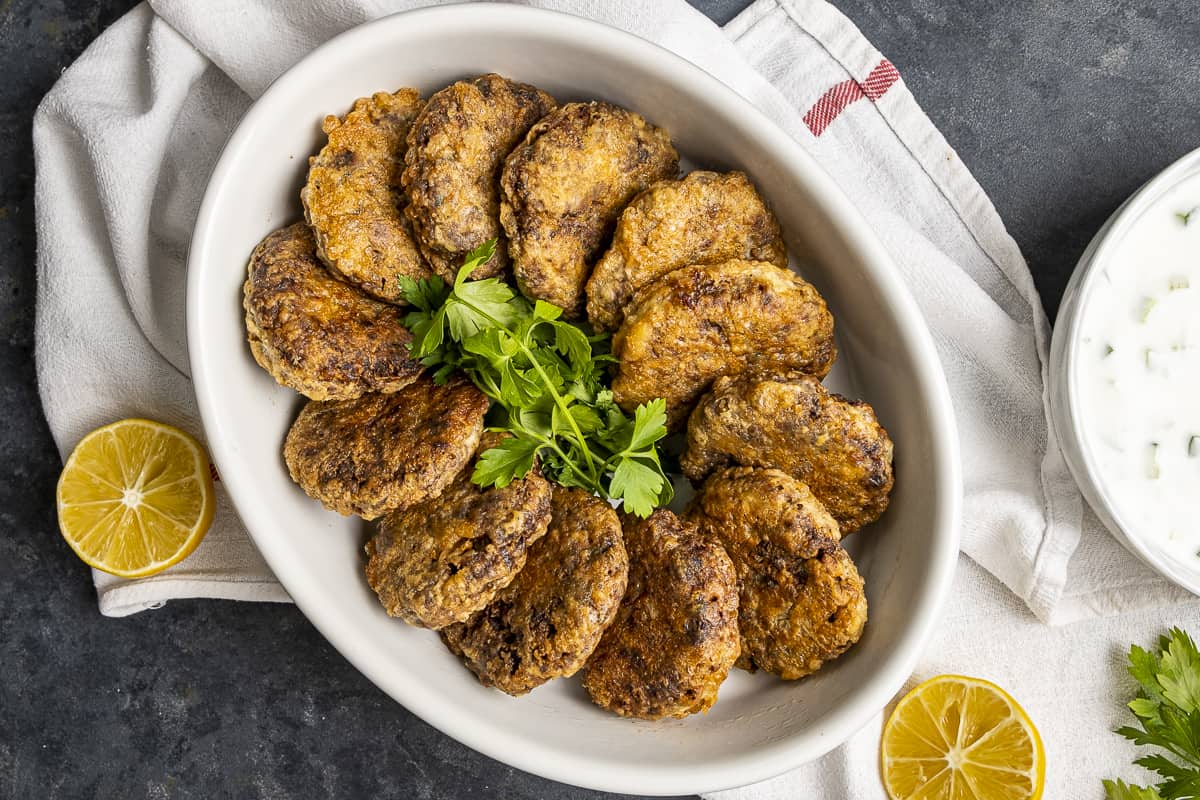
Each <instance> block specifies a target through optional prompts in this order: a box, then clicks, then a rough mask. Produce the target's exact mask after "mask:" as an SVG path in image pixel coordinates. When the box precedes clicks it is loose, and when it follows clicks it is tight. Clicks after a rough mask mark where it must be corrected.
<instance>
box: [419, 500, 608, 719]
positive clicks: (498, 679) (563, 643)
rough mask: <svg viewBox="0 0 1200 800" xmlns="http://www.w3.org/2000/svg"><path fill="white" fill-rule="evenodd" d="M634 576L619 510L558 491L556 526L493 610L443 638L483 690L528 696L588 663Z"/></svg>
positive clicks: (446, 631)
mask: <svg viewBox="0 0 1200 800" xmlns="http://www.w3.org/2000/svg"><path fill="white" fill-rule="evenodd" d="M628 571H629V559H628V558H627V557H626V554H625V545H624V544H623V542H622V537H621V521H620V520H619V519H618V518H617V512H615V511H613V509H612V506H610V505H609V504H608V503H607V502H605V501H604V500H601V499H600V498H598V497H596V496H595V495H592V494H589V493H587V492H585V491H583V490H582V489H568V488H565V487H562V486H555V487H554V494H553V497H552V500H551V513H550V527H549V528H548V529H547V530H546V535H545V536H543V537H542V538H541V539H539V540H538V541H537V542H535V543H534V544H533V546H532V547H530V549H529V558H528V560H527V561H526V562H525V568H524V569H523V570H521V572H520V574H518V575H517V577H516V578H515V579H514V580H513V582H512V583H510V584H509V585H508V586H507V587H505V588H504V589H502V590H501V591H500V592H499V594H497V595H496V599H494V600H493V601H492V602H491V603H489V604H488V606H487V608H485V609H483V610H482V611H480V612H479V613H477V614H475V616H473V617H471V619H469V620H468V621H467V622H465V623H462V624H459V625H451V626H449V627H447V628H443V629H442V632H441V633H442V639H443V640H444V641H445V642H446V644H447V646H448V647H449V648H450V649H451V650H452V651H453V652H454V653H455V654H457V655H458V656H459V657H460V658H462V659H463V661H464V663H466V665H467V667H468V668H470V670H471V671H472V672H474V673H475V674H476V675H477V676H479V681H480V683H482V684H483V685H484V686H494V687H496V688H497V689H500V690H501V691H504V692H507V693H508V694H511V695H522V694H525V693H527V692H529V691H531V690H532V689H536V688H537V687H538V686H541V685H542V684H543V683H545V682H547V681H549V680H551V679H553V678H558V677H568V676H570V675H574V674H575V673H576V672H577V671H578V670H579V669H580V668H581V667H582V666H583V665H584V662H586V661H587V659H588V656H590V655H591V654H592V651H593V650H595V649H596V645H597V644H598V643H599V641H600V636H601V635H602V634H603V633H604V630H605V629H606V628H607V627H608V626H609V624H610V623H611V622H612V620H613V617H614V616H615V615H616V613H617V607H618V606H619V605H620V604H621V598H622V597H623V596H624V595H625V583H626V580H627V577H628Z"/></svg>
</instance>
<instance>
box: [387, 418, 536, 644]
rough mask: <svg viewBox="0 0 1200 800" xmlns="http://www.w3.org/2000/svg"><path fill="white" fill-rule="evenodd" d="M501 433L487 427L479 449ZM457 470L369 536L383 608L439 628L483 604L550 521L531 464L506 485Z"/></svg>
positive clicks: (517, 566)
mask: <svg viewBox="0 0 1200 800" xmlns="http://www.w3.org/2000/svg"><path fill="white" fill-rule="evenodd" d="M498 441H499V439H498V437H496V436H495V435H492V434H486V435H484V437H483V441H482V443H481V444H480V446H479V452H481V453H482V452H484V451H486V450H488V449H489V448H491V447H493V446H494V445H495V444H497V443H498ZM471 472H472V468H471V467H467V468H466V469H464V470H463V471H462V472H460V473H459V474H458V475H457V476H456V477H455V479H454V480H453V481H452V482H451V483H450V485H449V486H447V487H446V488H445V489H444V490H443V491H442V493H441V494H440V495H438V496H437V497H434V498H432V499H430V500H426V501H425V502H423V503H418V504H416V505H414V506H412V507H410V508H407V509H405V510H403V511H394V512H392V513H391V514H388V515H387V516H386V517H384V518H383V520H382V521H381V522H380V524H379V532H378V533H377V534H376V535H375V537H374V538H373V539H371V540H370V541H369V542H367V556H368V560H367V569H366V571H367V582H368V583H369V584H370V586H371V588H372V589H374V590H375V593H376V594H378V595H379V602H380V603H382V604H383V607H384V609H386V610H387V613H388V614H390V615H391V616H393V617H400V618H401V619H403V620H404V621H406V622H409V623H411V624H413V625H418V626H420V627H423V628H433V629H434V630H438V629H440V628H444V627H446V626H447V625H453V624H454V623H456V622H465V621H466V620H467V619H469V618H470V617H471V615H472V614H474V613H475V612H476V611H479V610H480V609H482V608H484V607H485V606H487V604H488V603H490V602H491V601H492V598H494V597H495V596H496V593H497V592H499V591H500V590H501V589H503V588H504V587H505V586H508V585H509V584H510V583H511V582H512V580H513V578H515V577H516V575H517V573H518V572H520V571H521V568H522V567H524V566H525V559H526V557H527V555H528V549H529V545H531V544H533V543H534V542H536V541H537V540H538V539H540V538H541V537H542V535H543V534H545V532H546V527H547V526H548V525H549V524H550V484H549V483H547V482H546V480H545V479H544V478H543V477H541V475H539V474H537V473H536V472H531V473H529V475H527V476H526V477H525V478H523V479H518V480H514V481H513V482H512V483H510V484H508V485H507V486H505V487H504V488H502V489H501V488H491V489H484V488H481V487H479V486H476V485H475V484H474V483H472V482H471Z"/></svg>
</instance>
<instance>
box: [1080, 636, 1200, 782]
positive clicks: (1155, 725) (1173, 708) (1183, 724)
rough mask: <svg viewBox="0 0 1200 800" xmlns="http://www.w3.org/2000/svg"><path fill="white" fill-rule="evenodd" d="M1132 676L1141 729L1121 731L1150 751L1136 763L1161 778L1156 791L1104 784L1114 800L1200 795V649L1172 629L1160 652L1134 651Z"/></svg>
mask: <svg viewBox="0 0 1200 800" xmlns="http://www.w3.org/2000/svg"><path fill="white" fill-rule="evenodd" d="M1129 674H1130V675H1132V676H1133V678H1134V680H1136V681H1137V682H1138V684H1139V687H1140V688H1139V690H1138V696H1137V697H1136V698H1134V699H1133V700H1132V701H1131V702H1130V703H1129V710H1130V711H1132V712H1133V715H1134V717H1136V719H1137V723H1138V727H1134V726H1131V725H1125V726H1123V727H1121V728H1118V729H1117V731H1116V732H1117V733H1118V734H1120V735H1121V736H1124V737H1125V738H1126V739H1129V740H1130V741H1132V742H1133V743H1134V744H1136V745H1140V746H1143V747H1157V748H1159V749H1160V750H1163V751H1165V752H1162V753H1150V754H1147V755H1144V756H1141V757H1140V758H1138V759H1137V760H1135V761H1134V763H1135V764H1137V765H1139V766H1141V767H1144V768H1146V769H1148V770H1150V771H1152V772H1155V773H1157V774H1158V775H1159V777H1160V778H1162V780H1161V781H1160V782H1159V783H1158V784H1157V785H1156V786H1154V787H1141V786H1134V785H1127V784H1125V782H1124V781H1119V780H1118V781H1104V789H1105V792H1106V793H1107V795H1108V798H1109V800H1180V799H1182V798H1196V797H1200V650H1197V648H1196V643H1195V642H1194V641H1193V640H1192V638H1191V637H1190V636H1188V634H1187V633H1185V632H1184V631H1182V630H1180V629H1179V628H1172V629H1171V630H1170V631H1169V632H1168V633H1167V634H1166V635H1164V636H1161V637H1159V640H1158V648H1157V650H1145V649H1143V648H1141V647H1138V646H1137V645H1133V646H1131V647H1130V648H1129Z"/></svg>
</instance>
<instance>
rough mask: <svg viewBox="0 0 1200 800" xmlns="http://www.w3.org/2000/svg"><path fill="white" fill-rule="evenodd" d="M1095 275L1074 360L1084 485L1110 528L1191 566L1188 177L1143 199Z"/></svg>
mask: <svg viewBox="0 0 1200 800" xmlns="http://www.w3.org/2000/svg"><path fill="white" fill-rule="evenodd" d="M1104 272H1105V276H1106V278H1107V280H1106V281H1097V282H1095V283H1094V284H1093V287H1092V292H1093V295H1092V296H1091V297H1089V298H1088V302H1087V303H1086V307H1085V308H1084V309H1083V311H1082V313H1083V322H1082V326H1083V327H1082V335H1083V341H1084V343H1085V345H1086V346H1085V347H1083V348H1081V349H1080V351H1079V353H1078V355H1077V356H1076V369H1077V373H1076V374H1077V378H1078V389H1079V402H1080V405H1079V411H1080V422H1081V424H1080V427H1081V428H1082V433H1083V438H1084V441H1085V443H1086V445H1087V447H1088V449H1089V450H1090V451H1091V453H1092V456H1093V460H1094V461H1095V464H1096V468H1097V472H1098V474H1097V476H1096V478H1097V480H1098V482H1099V483H1100V484H1101V485H1102V486H1103V487H1104V490H1105V491H1106V493H1107V494H1108V495H1109V497H1110V498H1111V500H1112V504H1113V505H1114V506H1115V510H1116V512H1117V516H1118V521H1119V522H1120V524H1121V526H1122V527H1124V528H1127V529H1128V528H1130V527H1132V528H1136V532H1135V533H1136V535H1137V536H1138V538H1140V539H1142V540H1144V541H1155V542H1157V543H1158V549H1160V550H1161V551H1163V552H1164V553H1165V554H1166V555H1168V556H1169V557H1172V558H1174V559H1176V560H1179V561H1183V562H1188V563H1191V564H1193V565H1200V176H1197V177H1194V178H1192V179H1190V180H1187V181H1184V182H1183V183H1181V184H1180V185H1179V186H1176V187H1175V188H1174V189H1172V190H1170V191H1168V192H1166V193H1165V194H1164V195H1163V196H1162V197H1161V198H1159V199H1158V200H1157V201H1155V202H1154V203H1153V204H1152V205H1151V206H1150V207H1149V209H1148V210H1147V211H1146V212H1145V213H1144V214H1143V215H1142V217H1141V218H1139V219H1138V220H1137V221H1136V223H1135V224H1134V225H1132V226H1131V228H1130V231H1129V233H1128V234H1127V235H1126V237H1125V238H1124V239H1123V240H1122V241H1120V242H1118V243H1117V244H1116V245H1115V249H1114V250H1113V251H1112V252H1110V254H1109V258H1108V261H1107V263H1106V264H1105V266H1104ZM1088 342H1091V344H1086V343H1088ZM1131 533H1134V531H1131Z"/></svg>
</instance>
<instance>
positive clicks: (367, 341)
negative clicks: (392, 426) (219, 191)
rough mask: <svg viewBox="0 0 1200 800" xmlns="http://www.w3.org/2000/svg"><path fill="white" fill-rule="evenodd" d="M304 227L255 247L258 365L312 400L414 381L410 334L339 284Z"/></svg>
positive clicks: (251, 306)
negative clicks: (324, 265)
mask: <svg viewBox="0 0 1200 800" xmlns="http://www.w3.org/2000/svg"><path fill="white" fill-rule="evenodd" d="M314 248H315V246H314V243H313V236H312V232H311V231H309V229H308V226H306V225H304V224H303V223H297V224H295V225H290V226H288V227H286V228H283V229H281V230H278V231H275V232H274V233H271V234H269V235H268V236H267V237H266V238H265V239H263V240H262V242H261V243H259V245H258V247H256V248H255V249H254V253H253V254H252V255H251V256H250V266H249V270H248V273H249V274H248V276H247V278H246V283H245V286H244V287H243V292H244V299H243V306H244V308H245V310H246V338H247V340H248V341H249V344H250V350H251V352H252V353H253V354H254V359H255V360H256V361H257V362H258V363H259V365H260V366H261V367H262V368H263V369H265V370H266V371H267V372H269V373H271V375H272V376H274V378H275V380H276V381H278V382H279V383H280V384H281V385H283V386H287V387H288V388H289V389H294V390H296V391H297V392H300V393H301V394H303V395H304V396H305V397H308V398H311V399H313V400H339V399H349V398H353V397H359V396H360V395H362V394H364V393H366V392H394V391H397V390H399V389H401V388H403V387H405V386H407V385H408V384H410V383H412V382H413V381H414V380H416V379H417V376H418V375H419V374H420V373H421V369H422V368H421V364H420V363H419V362H417V361H414V360H413V359H411V358H409V355H408V344H409V342H411V341H412V335H411V334H410V333H409V332H408V329H407V328H405V327H404V325H402V324H401V322H400V315H399V314H398V313H397V312H396V309H395V307H393V306H390V305H387V304H386V303H380V302H379V301H377V300H372V299H371V298H369V297H367V296H366V295H364V294H362V293H361V292H359V291H358V290H356V289H354V288H353V287H351V286H349V285H347V284H346V283H344V282H342V281H340V280H338V279H337V278H335V277H334V276H333V275H331V274H329V272H328V271H327V270H326V269H325V268H324V267H323V266H321V262H320V261H318V260H317V256H316V251H315V249H314Z"/></svg>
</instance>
